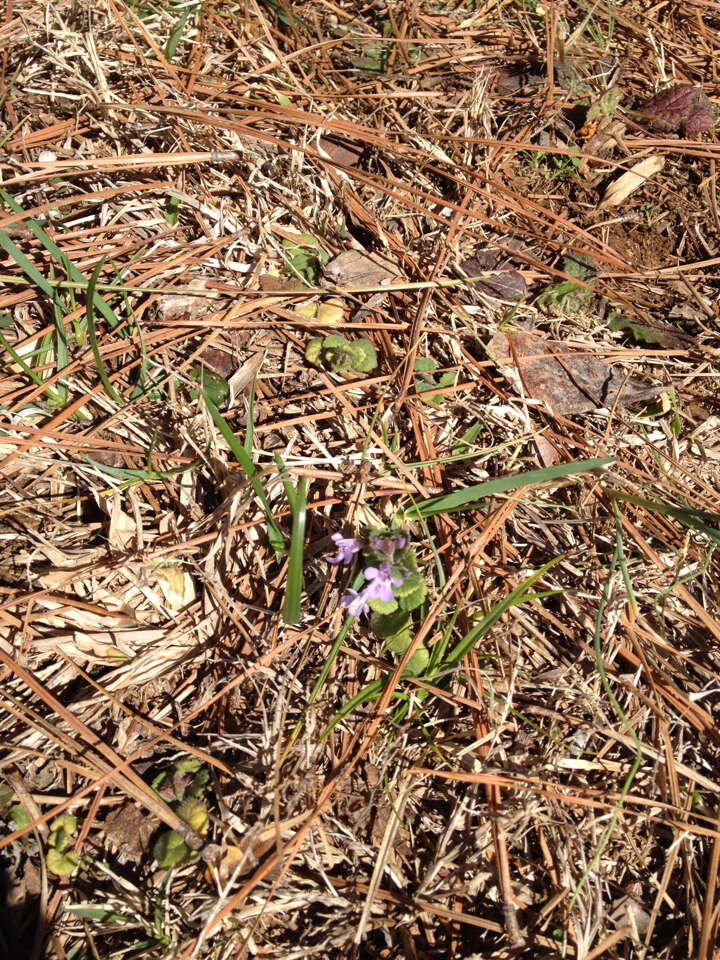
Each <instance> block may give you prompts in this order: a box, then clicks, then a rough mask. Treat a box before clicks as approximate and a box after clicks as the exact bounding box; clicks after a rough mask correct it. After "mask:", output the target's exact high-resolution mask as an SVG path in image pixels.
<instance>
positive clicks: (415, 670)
mask: <svg viewBox="0 0 720 960" xmlns="http://www.w3.org/2000/svg"><path fill="white" fill-rule="evenodd" d="M429 662H430V651H429V650H428V649H427V647H423V646H420V647H418V648H417V650H416V651H415V652H414V653H413V655H412V656H411V657H410V659H409V660H408V662H407V664H406V666H405V669H404V670H403V672H402V675H403V676H404V677H419V676H421V675H422V674H423V673H424V671H425V668H426V667H427V665H428V663H429Z"/></svg>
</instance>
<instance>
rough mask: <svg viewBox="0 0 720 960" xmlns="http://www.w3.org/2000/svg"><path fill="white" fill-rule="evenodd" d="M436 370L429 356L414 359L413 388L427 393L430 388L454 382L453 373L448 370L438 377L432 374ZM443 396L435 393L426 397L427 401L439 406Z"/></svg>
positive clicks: (446, 385)
mask: <svg viewBox="0 0 720 960" xmlns="http://www.w3.org/2000/svg"><path fill="white" fill-rule="evenodd" d="M435 370H437V364H436V363H435V361H434V360H431V359H430V357H421V358H420V359H419V360H416V361H415V373H416V374H419V376H416V377H415V389H416V390H417V392H418V393H421V394H422V393H429V391H431V390H438V389H439V388H440V387H451V386H453V384H454V383H455V374H454V373H451V372H448V373H442V374H440V376H439V377H437V378H435V376H433V374H434V372H435ZM444 399H445V397H444V396H443V395H442V394H441V393H435V394H433V395H432V396H431V397H426V398H425V400H426V402H427V403H432V404H433V406H436V407H439V406H440V404H441V403H442V402H443V400H444Z"/></svg>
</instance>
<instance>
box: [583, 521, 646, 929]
mask: <svg viewBox="0 0 720 960" xmlns="http://www.w3.org/2000/svg"><path fill="white" fill-rule="evenodd" d="M614 512H615V552H614V554H613V558H612V560H611V561H610V569H609V570H608V574H607V577H606V578H605V585H604V587H603V592H602V597H601V598H600V603H599V605H598V612H597V616H596V618H595V637H594V641H595V643H594V645H595V662H596V664H597V669H598V673H599V674H600V680H601V681H602V685H603V688H604V690H605V694H606V695H607V698H608V700H609V701H610V703H611V704H612V707H613V710H614V711H615V713H616V714H617V715H618V717H619V718H620V720H621V721H622V724H623V726H624V727H625V729H626V730H627V732H628V734H629V735H630V739H631V740H632V742H633V745H634V747H635V759H634V761H633V764H632V766H631V767H630V770H629V772H628V775H627V777H626V778H625V783H624V784H623V787H622V790H621V791H620V796H619V797H618V801H617V803H616V804H615V809H614V810H613V813H612V816H611V817H610V822H609V823H608V825H607V829H606V830H605V833H604V834H603V835H602V837H601V839H600V843H599V845H598V848H597V850H596V851H595V854H594V856H593V858H592V860H591V861H590V863H588V865H587V867H586V868H585V870H584V872H583V874H582V876H581V877H580V879H579V881H578V885H577V886H576V887H575V889H574V891H573V895H572V897H571V898H570V903H569V904H568V913H570V911H571V910H572V908H573V906H574V905H575V901H576V900H577V898H578V896H579V894H580V891H581V890H582V888H583V887H584V886H585V883H586V881H587V878H588V877H589V876H590V874H591V873H592V871H593V870H594V869H595V867H596V866H597V865H598V863H599V862H600V857H602V854H603V850H604V849H605V847H606V846H607V844H608V841H609V840H610V837H611V836H612V832H613V830H614V829H615V824H616V823H617V820H618V817H619V816H620V811H621V810H622V807H623V803H624V802H625V797H626V796H627V795H628V793H629V792H630V787H631V786H632V783H633V780H634V779H635V775H636V774H637V772H638V770H639V769H640V765H641V764H642V759H643V752H642V744H641V743H640V739H639V737H638V735H637V734H636V733H635V730H634V728H633V726H632V724H631V723H630V721H629V720H628V718H627V717H626V716H625V713H624V712H623V708H622V707H621V706H620V704H619V703H618V701H617V698H616V697H615V694H614V693H613V692H612V687H611V686H610V682H609V680H608V678H607V673H606V672H605V664H604V663H603V657H602V648H601V646H600V640H601V635H602V621H603V614H604V613H605V607H606V606H607V602H608V598H609V596H610V585H611V583H612V580H613V573H614V572H615V568H616V567H617V565H618V564H621V565H624V564H625V558H624V555H623V540H622V521H621V519H620V513H619V511H618V510H617V508H615V511H614ZM626 582H629V579H628V581H626ZM630 589H631V598H632V600H634V593H633V591H632V587H631V588H630Z"/></svg>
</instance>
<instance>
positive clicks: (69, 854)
mask: <svg viewBox="0 0 720 960" xmlns="http://www.w3.org/2000/svg"><path fill="white" fill-rule="evenodd" d="M76 831H77V820H76V819H75V817H73V816H72V815H71V814H69V813H63V814H61V815H60V816H59V817H55V819H54V820H53V822H52V823H51V824H50V836H49V837H48V853H47V868H48V870H49V871H50V873H54V874H55V875H56V876H58V877H69V876H70V874H71V873H74V871H75V870H76V869H77V866H78V863H79V859H78V855H77V854H76V853H75V851H74V850H69V849H68V846H71V845H72V837H73V835H74V834H75V832H76Z"/></svg>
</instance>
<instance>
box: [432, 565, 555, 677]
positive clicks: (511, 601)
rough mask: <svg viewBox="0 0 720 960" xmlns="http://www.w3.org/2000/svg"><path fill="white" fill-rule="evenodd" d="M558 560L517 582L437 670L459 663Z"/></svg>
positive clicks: (443, 669)
mask: <svg viewBox="0 0 720 960" xmlns="http://www.w3.org/2000/svg"><path fill="white" fill-rule="evenodd" d="M560 560H562V557H554V558H553V559H552V560H549V561H548V562H547V563H545V564H543V566H542V567H540V569H539V570H536V571H535V573H533V574H532V576H530V577H528V578H527V580H524V581H523V582H522V583H521V584H518V586H517V587H515V589H514V590H513V591H512V592H511V593H509V594H508V595H507V596H506V597H504V598H503V599H502V600H501V601H500V603H496V604H495V606H494V607H493V608H492V610H491V611H490V612H489V613H487V614H486V615H485V616H484V617H483V618H482V620H481V621H480V623H478V624H476V625H475V626H474V627H473V628H472V630H470V631H469V632H468V633H466V634H465V636H464V637H463V639H462V640H460V642H459V643H457V644H456V645H455V647H453V649H452V651H451V653H449V654H448V655H447V656H446V657H445V659H444V660H443V662H442V664H441V666H440V667H439V668H438V669H439V672H441V673H444V672H445V671H448V670H452V669H454V668H455V667H456V666H457V665H458V664H459V663H461V662H462V661H463V660H464V658H465V657H466V656H467V655H468V653H469V652H470V651H471V650H472V648H473V647H474V646H475V644H476V643H477V642H478V640H479V639H480V638H481V637H483V636H484V635H485V634H486V633H487V632H488V630H489V629H490V628H491V627H492V626H494V625H495V624H496V623H497V621H498V620H499V619H500V617H502V615H503V614H504V613H505V612H506V611H507V610H509V609H510V607H515V606H517V605H518V604H520V603H525V602H526V601H528V600H530V599H532V596H531V595H530V593H529V590H530V587H531V586H532V585H533V584H534V583H535V582H536V581H537V580H539V579H540V577H542V576H544V575H545V574H546V573H547V571H548V570H549V569H550V568H551V567H554V566H555V564H556V563H559V562H560Z"/></svg>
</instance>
